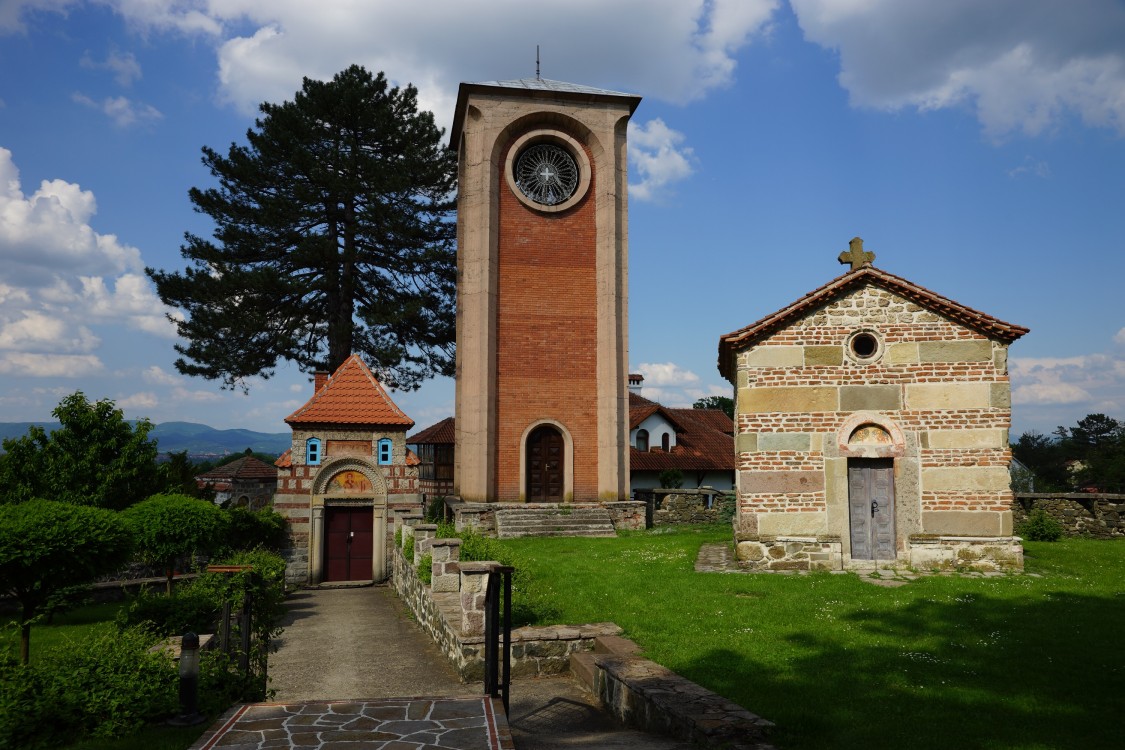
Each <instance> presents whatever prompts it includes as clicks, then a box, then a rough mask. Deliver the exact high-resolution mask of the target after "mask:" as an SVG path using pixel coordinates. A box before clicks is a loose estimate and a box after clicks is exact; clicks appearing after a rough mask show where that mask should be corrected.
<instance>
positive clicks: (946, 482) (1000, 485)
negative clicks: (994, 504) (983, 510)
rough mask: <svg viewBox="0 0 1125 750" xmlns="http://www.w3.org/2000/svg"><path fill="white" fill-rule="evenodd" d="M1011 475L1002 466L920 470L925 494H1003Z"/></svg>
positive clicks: (1008, 484) (1009, 484)
mask: <svg viewBox="0 0 1125 750" xmlns="http://www.w3.org/2000/svg"><path fill="white" fill-rule="evenodd" d="M1010 486H1011V475H1010V474H1009V473H1008V469H1007V467H1004V466H954V467H931V468H924V469H922V488H923V490H924V491H926V492H1005V491H1007V490H1008V489H1009V487H1010Z"/></svg>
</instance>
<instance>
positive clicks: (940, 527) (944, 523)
mask: <svg viewBox="0 0 1125 750" xmlns="http://www.w3.org/2000/svg"><path fill="white" fill-rule="evenodd" d="M1003 516H1007V526H1008V532H1009V533H1010V532H1011V513H1010V512H1004V513H1001V512H997V511H973V510H929V511H922V530H923V531H924V532H925V533H926V534H938V535H942V536H1006V534H1005V533H1004V526H1005V519H1004V518H1003Z"/></svg>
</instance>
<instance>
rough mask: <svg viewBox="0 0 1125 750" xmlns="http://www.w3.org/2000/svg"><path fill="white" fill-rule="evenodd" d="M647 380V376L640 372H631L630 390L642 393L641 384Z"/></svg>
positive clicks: (638, 393)
mask: <svg viewBox="0 0 1125 750" xmlns="http://www.w3.org/2000/svg"><path fill="white" fill-rule="evenodd" d="M644 382H645V376H644V375H641V374H640V373H639V372H631V373H629V392H630V393H635V394H637V395H638V396H639V395H641V386H642V385H643V384H644Z"/></svg>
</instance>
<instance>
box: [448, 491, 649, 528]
mask: <svg viewBox="0 0 1125 750" xmlns="http://www.w3.org/2000/svg"><path fill="white" fill-rule="evenodd" d="M445 504H446V507H447V508H449V511H450V512H451V513H452V514H453V522H454V526H455V527H456V528H457V530H458V531H462V530H464V529H476V530H477V531H479V532H481V533H482V534H489V535H495V534H496V511H498V510H527V509H528V508H567V507H577V506H583V505H587V506H589V505H593V506H597V507H601V508H605V509H606V511H607V512H608V513H609V517H610V520H611V521H612V522H613V527H614V528H615V529H627V530H631V531H639V530H643V529H644V528H645V504H644V503H643V502H640V501H637V500H622V501H618V502H606V503H467V502H465V501H463V500H459V499H456V498H453V499H451V498H446V501H445Z"/></svg>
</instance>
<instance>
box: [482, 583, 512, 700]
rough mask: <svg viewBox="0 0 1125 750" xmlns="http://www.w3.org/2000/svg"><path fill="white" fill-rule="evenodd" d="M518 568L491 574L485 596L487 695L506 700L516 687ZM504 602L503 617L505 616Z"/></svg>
mask: <svg viewBox="0 0 1125 750" xmlns="http://www.w3.org/2000/svg"><path fill="white" fill-rule="evenodd" d="M514 571H515V568H512V567H509V566H506V565H497V566H496V567H494V568H493V569H492V571H491V572H490V573H489V574H488V589H487V590H486V591H485V597H484V693H485V695H489V696H491V697H493V698H501V699H502V700H503V701H504V713H505V714H507V713H508V693H509V688H510V687H511V684H512V573H513V572H514ZM501 603H502V604H503V610H504V611H503V616H501V611H500V609H501Z"/></svg>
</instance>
